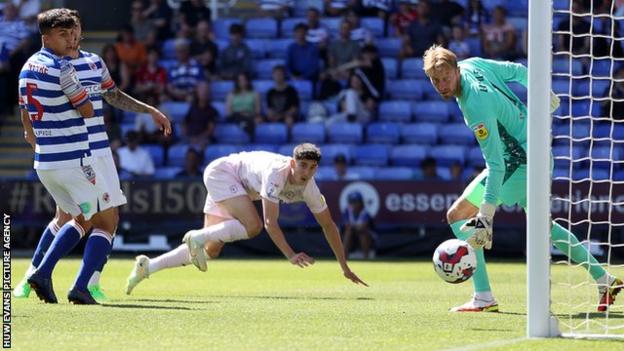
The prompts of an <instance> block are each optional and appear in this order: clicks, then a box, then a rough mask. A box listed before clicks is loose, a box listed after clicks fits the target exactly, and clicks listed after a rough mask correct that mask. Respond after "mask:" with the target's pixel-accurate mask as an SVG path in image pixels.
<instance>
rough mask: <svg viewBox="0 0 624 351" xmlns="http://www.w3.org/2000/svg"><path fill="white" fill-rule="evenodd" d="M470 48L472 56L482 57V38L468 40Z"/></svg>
mask: <svg viewBox="0 0 624 351" xmlns="http://www.w3.org/2000/svg"><path fill="white" fill-rule="evenodd" d="M466 42H467V43H468V48H469V49H470V56H481V55H482V53H483V49H482V46H481V37H469V38H466Z"/></svg>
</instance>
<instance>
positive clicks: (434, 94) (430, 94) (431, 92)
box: [417, 79, 444, 101]
mask: <svg viewBox="0 0 624 351" xmlns="http://www.w3.org/2000/svg"><path fill="white" fill-rule="evenodd" d="M417 81H418V84H419V85H420V87H421V89H422V92H423V95H424V97H423V100H425V101H444V99H442V97H441V96H440V93H438V91H437V90H435V88H434V87H433V84H431V82H430V81H429V79H417Z"/></svg>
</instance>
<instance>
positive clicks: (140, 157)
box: [117, 131, 154, 177]
mask: <svg viewBox="0 0 624 351" xmlns="http://www.w3.org/2000/svg"><path fill="white" fill-rule="evenodd" d="M117 152H118V153H119V165H120V166H121V169H123V170H124V171H126V172H129V173H130V174H132V176H133V177H149V176H152V175H153V174H154V161H153V160H152V156H151V155H150V154H149V152H147V150H145V149H144V148H142V147H141V146H140V145H139V134H138V133H137V132H135V131H130V132H128V133H127V134H126V146H123V147H121V148H119V150H118V151H117Z"/></svg>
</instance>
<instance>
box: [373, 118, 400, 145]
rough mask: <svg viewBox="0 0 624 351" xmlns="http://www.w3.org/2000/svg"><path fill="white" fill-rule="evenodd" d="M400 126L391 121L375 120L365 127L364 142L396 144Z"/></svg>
mask: <svg viewBox="0 0 624 351" xmlns="http://www.w3.org/2000/svg"><path fill="white" fill-rule="evenodd" d="M400 134H401V126H400V125H399V124H398V123H392V122H387V123H384V122H376V123H371V124H369V125H368V127H366V142H368V143H381V144H398V143H399V137H400Z"/></svg>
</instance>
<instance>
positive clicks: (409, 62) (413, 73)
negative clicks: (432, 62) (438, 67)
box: [401, 57, 427, 79]
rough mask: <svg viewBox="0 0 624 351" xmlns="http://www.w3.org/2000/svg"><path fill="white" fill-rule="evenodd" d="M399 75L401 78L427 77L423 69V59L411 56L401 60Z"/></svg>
mask: <svg viewBox="0 0 624 351" xmlns="http://www.w3.org/2000/svg"><path fill="white" fill-rule="evenodd" d="M401 77H403V78H416V79H420V78H427V76H426V75H425V71H424V70H423V60H422V59H421V58H418V57H411V58H408V59H405V60H403V63H402V64H401Z"/></svg>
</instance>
